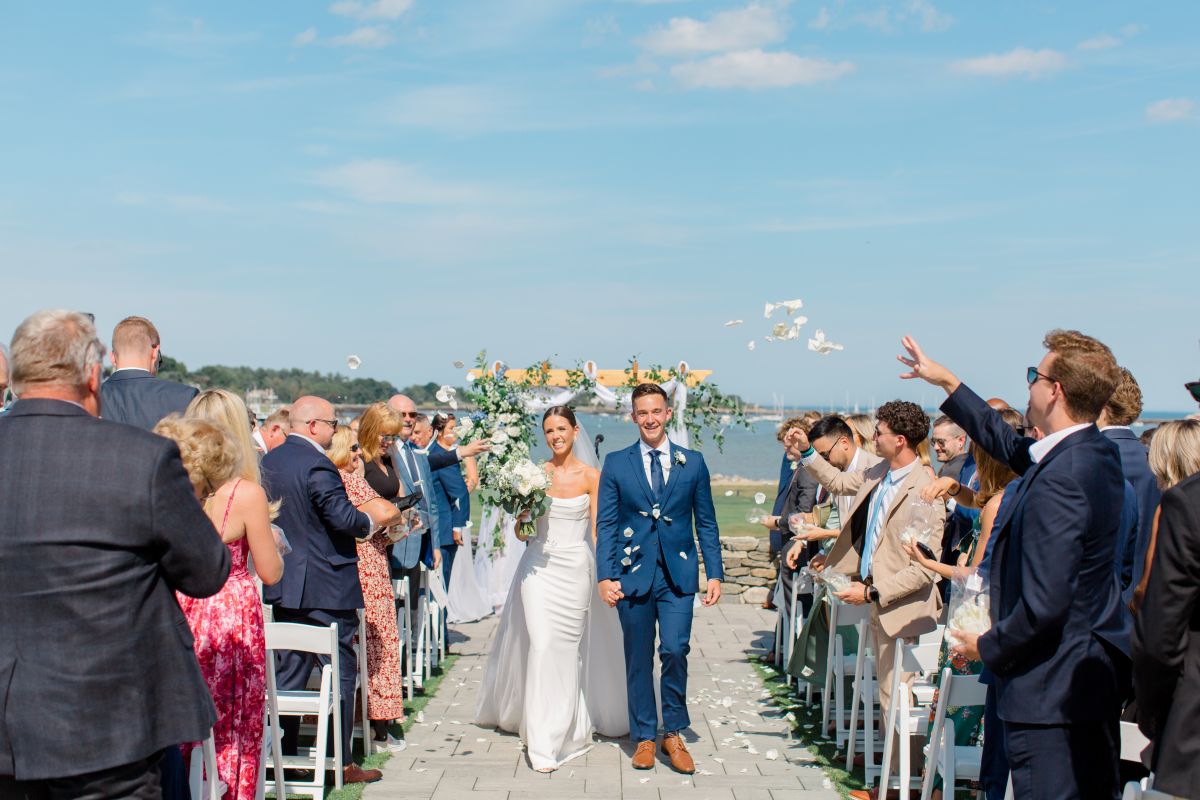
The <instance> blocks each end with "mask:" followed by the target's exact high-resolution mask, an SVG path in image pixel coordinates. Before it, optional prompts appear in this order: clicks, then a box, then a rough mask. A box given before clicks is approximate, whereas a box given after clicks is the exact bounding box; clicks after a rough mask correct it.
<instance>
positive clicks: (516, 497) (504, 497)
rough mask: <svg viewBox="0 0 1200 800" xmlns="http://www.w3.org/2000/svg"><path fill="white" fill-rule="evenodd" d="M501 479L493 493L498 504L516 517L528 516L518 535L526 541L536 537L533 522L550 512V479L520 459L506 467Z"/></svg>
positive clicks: (527, 461)
mask: <svg viewBox="0 0 1200 800" xmlns="http://www.w3.org/2000/svg"><path fill="white" fill-rule="evenodd" d="M500 477H501V479H502V481H501V484H500V485H499V486H498V487H496V491H495V492H494V493H493V496H494V497H495V499H496V504H497V505H499V506H500V507H501V508H503V509H504V510H505V511H507V512H508V513H509V514H512V515H513V516H514V517H520V516H521V515H522V514H524V513H525V512H529V519H527V520H524V521H522V522H521V524H520V527H519V528H518V532H519V533H520V534H521V536H523V537H525V538H532V537H533V536H536V535H537V529H536V527H535V526H534V522H533V521H534V520H535V519H537V518H538V517H540V516H541V515H542V514H545V513H546V511H547V509H549V508H550V497H549V496H548V495H547V494H546V490H547V489H549V488H550V482H551V479H550V476H549V475H548V474H547V473H546V470H544V469H542V468H541V467H539V466H538V465H537V464H535V463H533V461H531V460H530V459H528V458H521V459H518V460H513V461H510V462H508V463H507V464H505V465H504V467H503V468H502V469H501V470H500Z"/></svg>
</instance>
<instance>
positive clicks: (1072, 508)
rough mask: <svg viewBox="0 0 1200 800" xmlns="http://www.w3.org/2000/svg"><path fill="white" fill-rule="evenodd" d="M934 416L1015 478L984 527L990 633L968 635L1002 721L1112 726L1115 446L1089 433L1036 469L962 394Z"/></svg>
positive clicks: (1001, 427) (1122, 650)
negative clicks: (1016, 483) (989, 546)
mask: <svg viewBox="0 0 1200 800" xmlns="http://www.w3.org/2000/svg"><path fill="white" fill-rule="evenodd" d="M942 410H943V411H944V412H945V413H946V414H947V415H949V417H950V418H951V419H953V420H954V421H955V422H957V423H958V424H959V425H960V426H962V428H963V429H964V430H965V431H967V433H968V434H969V435H970V437H971V439H972V440H973V441H975V442H976V443H977V444H978V445H979V446H980V447H982V448H983V449H984V450H986V451H987V452H988V453H990V454H991V455H992V456H993V457H994V458H996V459H998V460H1000V461H1003V462H1005V463H1007V464H1008V465H1009V466H1010V467H1011V468H1012V470H1013V471H1014V472H1016V473H1017V474H1018V475H1021V476H1022V481H1021V485H1020V487H1019V488H1018V489H1017V490H1016V496H1015V498H1014V499H1013V501H1012V502H1011V503H1009V504H1007V505H1006V508H1005V512H1004V514H1003V515H1002V516H1001V517H999V518H998V519H997V520H996V522H995V525H994V527H993V528H992V538H993V539H995V542H996V543H995V546H994V549H993V551H992V569H991V608H992V621H993V624H992V629H991V630H990V631H988V632H987V633H986V634H984V635H983V636H981V637H980V638H979V652H980V654H981V655H982V656H983V663H984V665H985V666H987V668H988V669H989V670H990V671H991V672H992V673H993V674H994V675H995V676H996V690H997V710H998V713H999V715H1000V718H1001V719H1003V720H1005V721H1008V722H1020V723H1031V724H1043V725H1061V724H1067V723H1075V722H1089V721H1096V720H1109V719H1115V718H1116V715H1117V714H1118V713H1119V711H1120V707H1121V702H1122V700H1123V699H1124V694H1125V691H1126V681H1127V676H1128V663H1129V662H1128V653H1129V631H1130V626H1131V619H1130V617H1129V611H1128V609H1127V608H1126V606H1125V604H1124V603H1123V602H1121V597H1120V590H1119V587H1118V585H1117V576H1116V574H1115V572H1114V570H1113V559H1114V557H1115V556H1114V552H1115V548H1116V542H1117V528H1118V526H1119V524H1120V518H1121V505H1122V502H1123V500H1124V495H1125V481H1124V478H1123V477H1122V475H1121V463H1120V460H1119V459H1118V457H1117V452H1116V447H1115V446H1114V445H1113V444H1112V442H1110V441H1109V440H1108V439H1106V438H1105V437H1104V436H1102V435H1101V434H1100V432H1099V430H1097V429H1096V427H1095V426H1094V425H1093V426H1089V427H1087V428H1084V429H1082V430H1080V431H1077V432H1075V433H1073V434H1071V435H1070V436H1067V437H1066V438H1065V439H1063V440H1062V441H1061V442H1059V443H1058V445H1057V446H1056V447H1055V448H1054V449H1053V450H1051V451H1050V452H1049V453H1047V454H1046V456H1045V457H1044V458H1043V459H1042V460H1041V461H1039V462H1037V463H1036V464H1035V463H1034V462H1033V459H1032V458H1031V456H1030V454H1029V448H1030V446H1031V445H1033V444H1034V440H1033V439H1029V438H1023V437H1020V436H1018V435H1017V434H1016V433H1015V432H1014V431H1013V430H1012V428H1010V427H1009V426H1008V425H1007V424H1006V423H1005V422H1004V420H1003V419H1002V418H1001V417H1000V415H999V414H998V413H996V411H994V410H992V409H991V408H988V406H987V404H986V403H985V402H984V401H983V400H982V399H980V398H979V396H978V395H976V394H975V393H974V392H972V391H971V390H970V389H968V388H967V387H966V386H965V385H964V386H960V387H959V388H958V389H957V390H956V391H955V392H954V394H952V395H951V396H950V397H949V398H948V399H947V400H946V402H945V403H943V404H942Z"/></svg>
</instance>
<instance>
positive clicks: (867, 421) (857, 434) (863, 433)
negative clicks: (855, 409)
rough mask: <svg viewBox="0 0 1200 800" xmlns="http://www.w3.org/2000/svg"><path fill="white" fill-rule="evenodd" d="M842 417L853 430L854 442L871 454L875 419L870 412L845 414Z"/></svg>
mask: <svg viewBox="0 0 1200 800" xmlns="http://www.w3.org/2000/svg"><path fill="white" fill-rule="evenodd" d="M844 419H845V420H846V424H847V425H849V426H850V430H852V431H854V443H855V444H856V445H858V446H859V447H861V448H862V449H863V450H866V451H867V452H868V453H870V454H872V455H879V454H878V453H876V452H875V420H873V419H871V415H870V414H847V415H846V416H845V417H844Z"/></svg>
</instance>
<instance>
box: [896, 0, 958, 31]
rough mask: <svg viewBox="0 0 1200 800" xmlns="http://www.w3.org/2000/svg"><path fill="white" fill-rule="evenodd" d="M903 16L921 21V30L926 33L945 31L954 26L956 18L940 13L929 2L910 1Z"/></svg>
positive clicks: (922, 0) (920, 0)
mask: <svg viewBox="0 0 1200 800" xmlns="http://www.w3.org/2000/svg"><path fill="white" fill-rule="evenodd" d="M902 15H903V16H912V17H915V18H916V19H918V20H920V23H921V30H923V31H925V32H926V33H937V32H940V31H944V30H947V29H949V28H950V26H951V25H953V24H954V17H952V16H950V15H949V14H945V13H943V12H941V11H938V10H937V8H936V7H935V6H934V5H933V3H931V2H929V0H909V2H908V3H906V4H905V6H904V11H903V12H902Z"/></svg>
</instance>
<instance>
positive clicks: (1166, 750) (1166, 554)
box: [1133, 475, 1200, 797]
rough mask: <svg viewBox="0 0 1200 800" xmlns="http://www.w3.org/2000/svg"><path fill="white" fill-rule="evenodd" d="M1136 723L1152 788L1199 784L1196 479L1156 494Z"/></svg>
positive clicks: (1187, 789) (1191, 790) (1177, 789)
mask: <svg viewBox="0 0 1200 800" xmlns="http://www.w3.org/2000/svg"><path fill="white" fill-rule="evenodd" d="M1133 678H1134V686H1135V689H1136V692H1135V693H1136V695H1137V704H1138V725H1139V727H1141V729H1142V731H1143V732H1144V733H1145V734H1146V735H1147V736H1148V737H1150V739H1151V741H1153V742H1154V755H1153V758H1152V761H1151V766H1152V767H1153V769H1154V788H1155V789H1158V790H1159V791H1162V792H1168V793H1170V794H1173V795H1179V796H1180V797H1194V796H1195V792H1196V787H1197V786H1200V759H1197V758H1196V754H1197V750H1198V748H1200V728H1197V726H1196V720H1197V719H1200V475H1193V476H1192V477H1190V478H1188V479H1186V480H1184V481H1181V482H1180V483H1179V484H1177V485H1176V486H1174V487H1172V488H1171V489H1168V490H1167V491H1166V492H1165V493H1164V494H1163V496H1162V513H1161V516H1160V517H1159V521H1158V545H1157V546H1156V548H1155V551H1154V568H1153V569H1152V570H1151V571H1150V583H1149V586H1148V587H1147V588H1146V597H1145V600H1144V602H1143V603H1142V609H1141V611H1140V612H1139V613H1138V615H1137V622H1136V623H1135V627H1134V634H1133Z"/></svg>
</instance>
